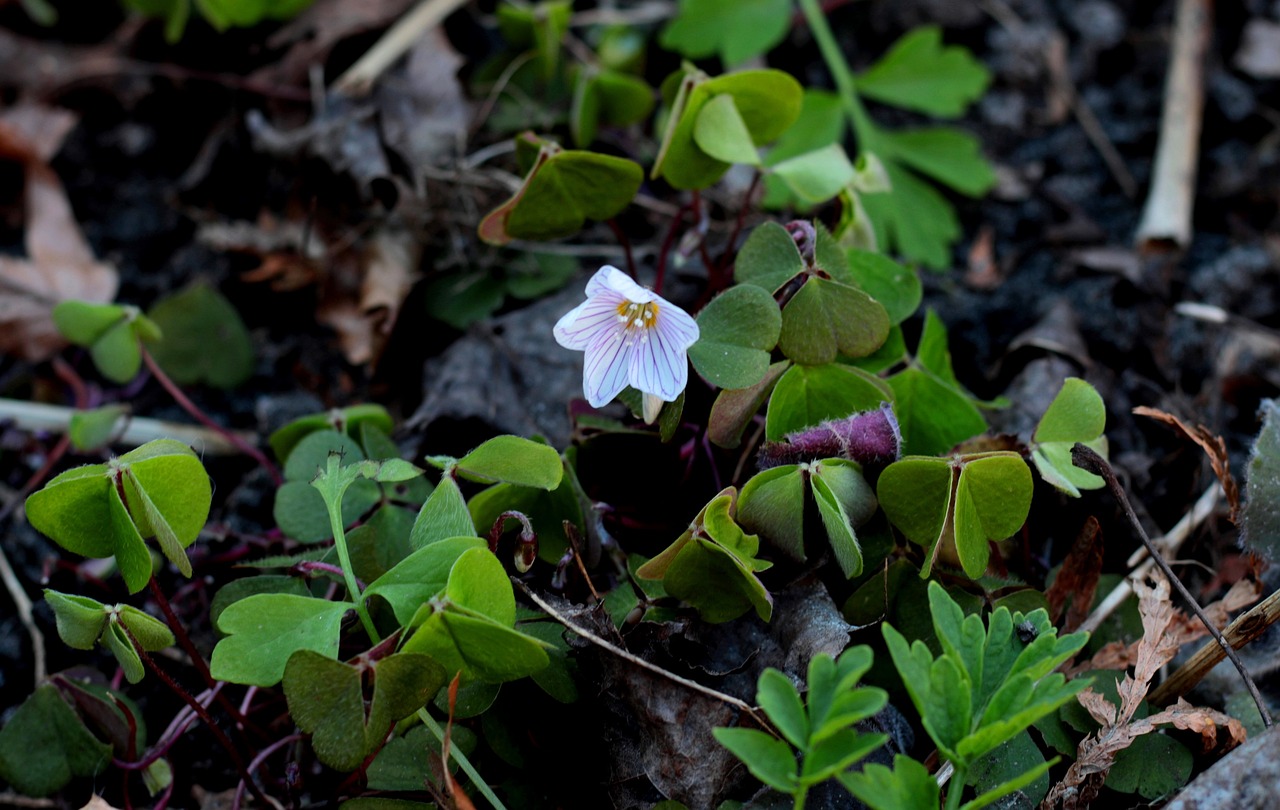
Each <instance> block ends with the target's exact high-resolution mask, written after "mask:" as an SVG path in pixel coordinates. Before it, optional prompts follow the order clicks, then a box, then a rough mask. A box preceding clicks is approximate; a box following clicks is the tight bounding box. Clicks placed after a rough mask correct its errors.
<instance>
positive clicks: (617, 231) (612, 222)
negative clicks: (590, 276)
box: [608, 217, 639, 281]
mask: <svg viewBox="0 0 1280 810" xmlns="http://www.w3.org/2000/svg"><path fill="white" fill-rule="evenodd" d="M608 223H609V228H610V229H611V230H612V231H613V235H614V236H616V237H617V238H618V244H619V245H622V250H623V252H624V253H625V254H626V255H627V275H629V276H631V278H632V280H633V281H638V280H639V279H637V278H636V257H635V255H634V254H632V252H631V240H630V239H629V238H627V232H626V231H624V230H622V226H621V225H619V224H618V220H616V219H614V218H613V217H610V218H609V219H608Z"/></svg>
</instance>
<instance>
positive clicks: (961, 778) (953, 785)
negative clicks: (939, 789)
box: [946, 762, 969, 810]
mask: <svg viewBox="0 0 1280 810" xmlns="http://www.w3.org/2000/svg"><path fill="white" fill-rule="evenodd" d="M951 764H952V766H953V767H954V768H955V770H953V771H952V772H951V781H950V782H949V783H948V786H947V803H946V810H960V800H961V799H962V798H964V783H965V777H966V776H967V775H968V772H969V769H968V768H963V767H961V766H959V765H956V764H955V763H954V762H953V763H951Z"/></svg>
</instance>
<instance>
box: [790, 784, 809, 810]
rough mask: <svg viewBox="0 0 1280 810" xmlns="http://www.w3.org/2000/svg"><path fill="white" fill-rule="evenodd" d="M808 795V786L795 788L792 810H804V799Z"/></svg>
mask: <svg viewBox="0 0 1280 810" xmlns="http://www.w3.org/2000/svg"><path fill="white" fill-rule="evenodd" d="M808 795H809V786H808V785H801V786H800V787H798V788H796V793H795V796H796V802H795V804H794V805H792V810H804V800H805V797H806V796H808Z"/></svg>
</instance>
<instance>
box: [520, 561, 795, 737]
mask: <svg viewBox="0 0 1280 810" xmlns="http://www.w3.org/2000/svg"><path fill="white" fill-rule="evenodd" d="M511 581H512V582H514V583H515V584H516V585H518V586H520V590H522V591H524V595H525V596H527V597H529V599H531V600H532V601H533V603H534V604H535V605H537V606H538V607H540V608H542V610H543V612H545V613H546V614H547V615H548V616H550V617H551V618H553V619H555V620H556V621H558V622H560V623H561V624H563V625H564V626H565V627H567V628H568V629H570V630H572V631H573V632H574V633H576V634H577V635H579V636H582V637H583V638H584V639H586V640H587V641H589V642H591V643H592V644H594V645H596V646H597V647H600V648H602V649H605V650H608V651H609V652H611V653H613V654H614V655H616V656H618V657H619V658H621V659H623V660H625V661H628V662H630V663H632V664H635V665H636V666H638V667H640V668H641V669H647V670H648V671H650V672H652V673H654V674H655V675H659V676H661V677H663V678H666V679H668V680H670V681H674V682H675V683H678V684H680V685H681V686H683V687H685V688H686V689H692V690H693V691H695V692H700V693H702V694H704V695H706V696H707V697H709V698H712V699H713V700H718V701H720V702H721V703H727V704H729V705H730V706H732V707H734V708H735V709H738V710H739V711H743V712H746V713H747V714H748V715H750V716H751V717H752V719H754V720H755V721H756V722H757V723H759V724H760V727H761V728H763V729H771V728H772V726H770V725H769V723H768V722H767V721H766V720H765V719H764V718H763V717H761V716H760V715H759V714H757V713H756V710H755V708H754V707H753V706H751V705H750V704H749V703H747V702H746V701H743V700H739V699H738V698H736V697H734V696H733V695H726V694H725V693H724V692H717V691H716V690H714V689H712V688H711V687H709V686H704V685H702V684H700V683H698V682H697V681H691V680H689V679H688V678H682V677H681V676H679V675H677V674H675V673H674V672H670V671H669V670H665V669H663V668H662V667H660V666H658V665H657V664H652V663H650V662H648V661H646V660H644V659H643V658H641V657H639V656H637V655H635V654H634V653H630V652H627V651H626V650H624V649H622V648H621V647H618V646H616V645H613V644H610V643H609V642H607V641H605V640H604V639H602V638H600V637H599V636H597V635H596V634H595V633H592V632H591V631H590V630H588V629H586V628H585V627H579V626H578V625H576V624H574V623H573V621H572V620H570V619H569V618H568V617H567V616H565V615H564V614H562V613H560V612H559V611H557V610H556V609H555V608H553V607H552V606H551V605H550V604H548V603H547V601H546V600H545V599H543V598H542V597H540V596H538V595H537V594H536V593H534V592H533V590H532V589H530V588H529V586H528V585H525V584H524V583H523V582H521V581H520V580H518V579H515V578H512V580H511Z"/></svg>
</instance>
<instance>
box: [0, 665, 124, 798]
mask: <svg viewBox="0 0 1280 810" xmlns="http://www.w3.org/2000/svg"><path fill="white" fill-rule="evenodd" d="M110 764H111V746H110V745H108V744H106V743H104V742H102V741H101V740H99V739H98V738H97V737H95V736H93V734H92V733H90V732H89V730H88V729H87V728H85V727H84V723H82V722H80V718H79V717H77V716H76V713H75V712H74V711H73V710H72V709H71V707H70V706H68V705H67V704H66V702H65V701H64V700H63V699H62V698H61V697H60V696H59V694H58V690H57V689H56V688H54V687H53V686H49V685H48V684H45V685H43V686H39V687H37V688H36V690H35V692H33V693H32V695H31V696H30V697H28V698H27V699H26V700H25V701H23V703H22V705H21V706H19V707H18V709H17V711H15V712H14V713H13V715H12V716H11V717H10V718H9V722H7V723H5V726H4V728H3V729H0V778H2V779H4V781H6V782H8V783H9V784H10V785H11V786H12V787H13V788H14V789H15V790H17V791H18V792H20V793H23V794H25V795H27V796H49V795H51V794H53V793H56V792H57V791H58V790H60V789H62V787H64V786H65V785H66V784H67V783H68V782H70V781H71V780H72V779H74V778H75V777H79V776H97V775H98V774H100V773H102V772H103V771H104V770H106V768H107V766H108V765H110Z"/></svg>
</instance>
